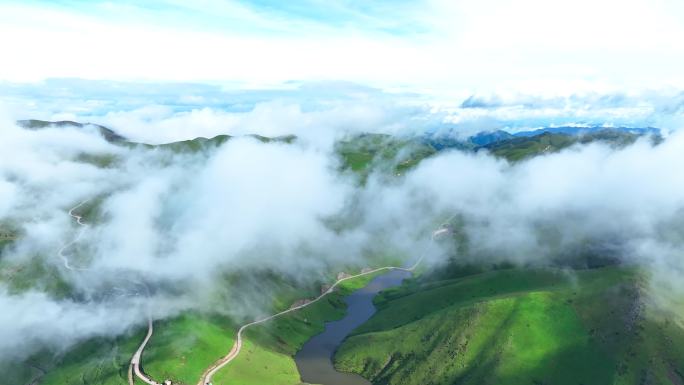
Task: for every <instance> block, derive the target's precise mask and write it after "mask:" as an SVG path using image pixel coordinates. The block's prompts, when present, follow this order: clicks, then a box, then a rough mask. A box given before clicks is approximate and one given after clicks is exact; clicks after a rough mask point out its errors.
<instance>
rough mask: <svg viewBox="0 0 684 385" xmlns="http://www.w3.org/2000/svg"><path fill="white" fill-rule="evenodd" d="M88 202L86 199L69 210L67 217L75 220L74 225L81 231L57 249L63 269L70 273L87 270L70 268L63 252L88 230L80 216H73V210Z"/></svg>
mask: <svg viewBox="0 0 684 385" xmlns="http://www.w3.org/2000/svg"><path fill="white" fill-rule="evenodd" d="M89 200H90V199H86V200H84V201H83V202H81V203H79V204H77V205H76V206H74V207H72V208H71V209H70V210H69V216H70V217H72V218H74V219H76V223H77V224H78V225H79V226H81V229H80V230H79V231H78V233H77V234H76V236H75V237H74V239H72V240H71V242H68V243H66V244H64V245H63V246H62V248H61V249H59V251H58V252H57V255H58V256H59V257H60V258H61V259H62V262H63V263H64V267H65V268H66V269H67V270H72V271H85V270H88V269H83V268H80V267H73V266H71V264H70V263H69V258H68V257H67V256H66V255H64V251H65V250H66V249H68V248H69V247H71V246H72V245H73V244H75V243H76V242H78V241H79V240H80V239H81V237H82V236H83V233H84V232H85V231H86V229H87V228H88V225H87V224H85V223H83V217H82V216H80V215H76V214H74V210H76V209H77V208H79V207H81V206H83V205H84V204H86V203H87V202H88V201H89Z"/></svg>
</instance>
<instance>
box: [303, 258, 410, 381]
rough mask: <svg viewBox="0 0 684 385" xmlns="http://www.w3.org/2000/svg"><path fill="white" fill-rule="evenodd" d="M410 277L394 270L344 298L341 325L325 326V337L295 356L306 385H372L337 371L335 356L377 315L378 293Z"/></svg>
mask: <svg viewBox="0 0 684 385" xmlns="http://www.w3.org/2000/svg"><path fill="white" fill-rule="evenodd" d="M410 276H411V273H409V272H407V271H402V270H392V271H390V272H388V273H385V274H382V275H380V276H377V277H375V278H374V279H373V280H372V281H370V282H369V283H368V285H366V286H365V287H363V288H361V289H359V290H356V291H355V292H353V293H352V294H350V295H349V296H347V297H345V298H344V301H345V302H346V303H347V314H346V315H345V316H344V318H342V319H341V320H338V321H333V322H328V323H326V324H325V330H324V331H323V333H321V334H318V335H316V336H314V337H312V338H311V339H310V340H308V341H307V342H306V343H305V344H304V346H303V347H302V349H301V350H300V351H299V352H297V354H296V355H295V362H296V363H297V368H298V369H299V374H300V376H301V377H302V381H303V382H307V383H311V384H322V385H371V383H370V382H369V381H368V380H366V379H365V378H363V377H361V376H359V375H358V374H352V373H341V372H338V371H336V370H335V367H334V366H333V364H332V356H333V354H334V353H335V350H337V348H338V347H339V346H340V344H341V343H342V341H343V340H344V339H345V338H346V337H347V336H348V335H349V334H350V333H351V332H352V331H353V330H354V329H356V328H357V327H359V326H360V325H361V324H363V323H364V322H366V321H368V319H369V318H370V317H371V316H372V315H373V314H374V313H375V310H376V309H375V306H373V298H374V297H375V296H376V295H377V294H378V292H380V291H382V290H385V289H388V288H391V287H395V286H399V285H401V282H402V281H403V280H404V279H406V278H408V277H410Z"/></svg>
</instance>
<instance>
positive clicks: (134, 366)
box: [57, 199, 162, 385]
mask: <svg viewBox="0 0 684 385" xmlns="http://www.w3.org/2000/svg"><path fill="white" fill-rule="evenodd" d="M88 201H90V199H86V200H84V201H82V202H81V203H79V204H77V205H76V206H74V207H72V208H71V209H70V210H69V216H70V217H72V218H74V219H75V220H76V223H77V224H78V225H79V226H81V229H80V230H79V232H78V234H77V235H76V237H74V239H72V240H71V242H68V243H66V244H65V245H63V246H62V248H61V249H59V251H58V253H57V254H58V255H59V257H60V258H61V259H62V261H63V262H64V267H65V268H66V269H68V270H72V271H87V270H88V269H87V268H78V267H73V266H71V264H70V263H69V258H68V257H67V256H66V255H64V251H65V250H66V249H68V248H69V247H71V246H72V245H73V244H75V243H76V242H78V241H79V240H80V239H81V237H82V236H83V233H84V232H85V230H86V229H87V228H88V224H86V223H84V222H83V216H81V215H77V214H74V211H75V210H76V209H78V208H79V207H81V206H83V205H84V204H86V203H87V202H88ZM145 287H147V286H145ZM114 289H119V288H116V287H115V288H114ZM148 292H149V289H148ZM124 293H125V290H124ZM135 295H138V294H137V292H136V294H135ZM148 295H149V293H148ZM152 333H154V328H153V324H152V318H151V317H150V316H149V315H148V316H147V335H146V336H145V339H144V340H143V342H142V343H141V344H140V346H139V347H138V350H136V352H135V354H134V355H133V358H131V363H130V365H129V366H128V384H129V385H135V379H134V378H133V375H134V374H135V375H136V376H137V377H138V378H140V379H141V380H142V381H144V382H145V383H147V384H149V385H162V384H160V383H158V382H156V381H154V380H152V379H150V378H148V377H147V376H145V374H144V373H143V372H142V371H141V370H140V358H141V356H142V352H143V350H145V346H146V345H147V342H148V341H149V340H150V338H151V337H152Z"/></svg>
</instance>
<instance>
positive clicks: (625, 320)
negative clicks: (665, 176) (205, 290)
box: [335, 267, 684, 384]
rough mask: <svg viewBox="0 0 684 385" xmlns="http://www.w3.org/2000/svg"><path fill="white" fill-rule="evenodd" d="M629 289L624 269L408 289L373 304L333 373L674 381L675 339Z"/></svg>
mask: <svg viewBox="0 0 684 385" xmlns="http://www.w3.org/2000/svg"><path fill="white" fill-rule="evenodd" d="M638 281H639V279H638V275H637V274H635V273H634V272H633V271H632V270H629V269H624V268H617V267H608V268H602V269H595V270H585V271H578V272H576V274H575V275H574V276H569V275H565V274H562V273H560V272H558V271H548V270H547V271H544V270H503V271H495V272H488V273H483V274H477V275H474V276H470V277H465V278H460V279H454V280H446V281H441V282H430V283H425V284H423V285H419V286H415V285H414V286H413V287H411V286H410V285H409V286H407V287H404V288H403V289H401V290H397V291H393V292H389V293H386V294H385V295H383V296H382V297H380V298H379V301H378V306H379V307H380V311H379V312H378V313H377V314H376V315H375V316H374V317H373V318H372V319H371V320H370V321H369V322H368V323H366V324H365V325H363V326H362V327H361V328H359V330H357V331H356V332H355V333H356V335H355V336H353V337H350V338H349V339H348V340H347V341H346V342H345V343H344V344H343V345H342V347H341V348H340V350H339V351H338V354H337V355H336V357H335V361H336V365H337V366H338V367H339V368H340V369H342V370H346V371H353V372H357V373H360V374H362V375H364V376H365V377H367V378H369V379H371V380H372V381H373V382H374V383H378V384H452V383H463V384H609V383H615V384H640V383H670V381H671V380H670V379H671V378H673V377H672V376H675V378H678V379H681V378H680V377H681V376H680V375H679V374H677V372H676V370H678V368H684V354H682V353H684V352H683V351H682V350H684V348H682V346H684V345H681V343H682V342H684V333H682V330H681V329H679V328H678V327H677V326H675V325H673V324H672V323H671V322H667V321H666V318H663V317H660V316H658V315H655V314H654V313H653V312H647V309H646V308H645V307H644V306H643V302H642V301H641V300H640V289H639V286H638ZM668 341H669V342H668ZM675 383H677V382H675Z"/></svg>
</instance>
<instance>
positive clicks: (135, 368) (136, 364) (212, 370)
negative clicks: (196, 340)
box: [128, 228, 446, 385]
mask: <svg viewBox="0 0 684 385" xmlns="http://www.w3.org/2000/svg"><path fill="white" fill-rule="evenodd" d="M445 232H446V231H445V229H444V228H440V229H438V230H435V231H434V232H433V233H432V236H431V240H433V241H434V239H435V237H437V236H439V235H442V234H443V233H445ZM424 257H425V254H424V253H423V255H421V256H420V258H418V260H417V261H416V263H414V264H413V265H412V266H410V267H398V266H384V267H378V268H376V269H373V270H369V271H365V272H362V273H359V274H356V275H351V276H348V277H345V278H342V279H339V280H337V281H336V282H335V283H334V284H332V286H330V288H328V290H326V291H325V292H324V293H322V294H321V295H319V296H318V297H316V298H315V299H313V300H311V301H310V302H306V303H304V304H302V305H299V306H295V307H292V308H289V309H287V310H284V311H281V312H279V313H276V314H273V315H270V316H268V317H265V318H261V319H259V320H256V321H252V322H250V323H247V324H244V325H242V326H241V327H240V329H238V332H237V337H236V339H235V342H233V346H232V347H231V349H230V351H229V352H228V354H227V355H225V356H224V357H223V358H221V359H219V360H218V361H216V362H215V363H213V364H212V365H211V366H210V367H209V368H207V370H205V371H204V373H202V376H201V377H200V380H199V381H198V382H197V385H208V384H210V383H211V380H212V378H213V377H214V375H215V374H216V372H218V371H219V370H221V369H222V368H223V367H224V366H226V365H228V363H230V362H231V361H233V360H234V359H235V358H236V357H237V356H238V355H239V354H240V351H241V350H242V335H243V333H244V332H245V330H247V329H248V328H249V327H252V326H255V325H259V324H262V323H264V322H268V321H270V320H272V319H274V318H277V317H280V316H283V315H285V314H289V313H292V312H294V311H297V310H300V309H303V308H305V307H307V306H310V305H313V304H314V303H316V302H318V301H320V300H321V299H323V297H325V296H326V295H328V294H330V293H332V292H333V290H335V288H336V287H337V286H339V285H340V284H341V283H342V282H345V281H348V280H351V279H354V278H358V277H362V276H365V275H369V274H374V273H377V272H380V271H385V270H402V271H408V272H413V271H414V270H415V269H416V268H417V267H418V266H419V265H420V263H421V262H422V261H423V259H424ZM152 333H153V329H152V321H151V320H150V321H149V322H148V330H147V336H146V337H145V340H143V342H142V344H141V345H140V347H139V348H138V350H137V351H136V352H135V354H134V355H133V358H132V359H131V365H130V367H129V371H128V382H129V385H135V382H134V379H133V374H135V375H136V376H137V377H138V378H139V379H141V380H142V381H143V382H145V383H147V384H149V385H162V384H160V383H159V382H156V381H154V380H153V379H151V378H150V377H148V376H147V375H145V373H143V372H142V371H141V370H140V360H141V357H142V353H143V351H144V350H145V345H147V342H148V341H149V339H150V337H151V336H152Z"/></svg>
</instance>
